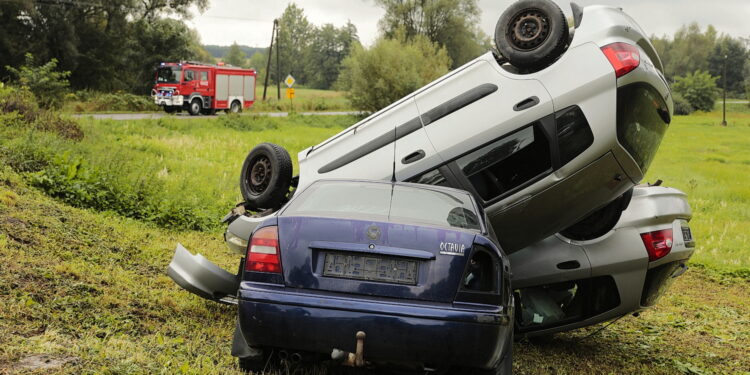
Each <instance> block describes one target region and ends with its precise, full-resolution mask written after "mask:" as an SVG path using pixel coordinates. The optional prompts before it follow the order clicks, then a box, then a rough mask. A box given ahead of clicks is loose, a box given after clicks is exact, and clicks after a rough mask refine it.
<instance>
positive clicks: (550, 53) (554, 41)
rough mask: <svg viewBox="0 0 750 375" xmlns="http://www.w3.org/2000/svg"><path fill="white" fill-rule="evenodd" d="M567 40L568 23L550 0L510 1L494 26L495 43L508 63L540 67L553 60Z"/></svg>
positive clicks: (525, 68)
mask: <svg viewBox="0 0 750 375" xmlns="http://www.w3.org/2000/svg"><path fill="white" fill-rule="evenodd" d="M567 43H568V22H567V20H566V19H565V14H564V13H563V12H562V10H561V9H560V7H558V6H557V4H555V3H553V2H552V1H550V0H521V1H517V2H515V3H513V4H511V5H510V6H509V7H508V8H507V9H506V10H505V12H503V14H502V15H501V16H500V19H499V20H498V21H497V26H496V27H495V45H496V46H497V49H498V51H500V54H502V55H503V56H504V57H505V58H507V59H508V61H509V62H510V64H511V65H513V66H515V67H516V68H519V69H523V70H532V71H535V70H539V69H542V68H544V67H546V66H548V65H549V64H551V63H552V62H554V61H555V60H556V59H557V58H558V57H560V55H562V53H563V52H564V51H565V47H566V45H567Z"/></svg>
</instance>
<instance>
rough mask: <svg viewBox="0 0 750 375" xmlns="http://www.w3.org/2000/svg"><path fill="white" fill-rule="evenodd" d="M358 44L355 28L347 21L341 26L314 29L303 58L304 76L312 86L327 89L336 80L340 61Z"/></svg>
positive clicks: (327, 25) (330, 25)
mask: <svg viewBox="0 0 750 375" xmlns="http://www.w3.org/2000/svg"><path fill="white" fill-rule="evenodd" d="M354 44H359V39H358V38H357V28H356V27H355V26H354V25H353V24H352V23H351V22H348V23H347V24H346V25H345V26H343V27H341V28H336V27H334V26H333V25H332V24H326V25H323V27H321V28H320V29H315V32H314V33H313V38H312V42H311V43H310V47H309V48H308V53H307V57H306V58H305V61H306V65H305V77H306V79H307V84H308V85H309V86H311V87H313V88H318V89H329V88H331V86H332V85H333V84H334V82H336V79H337V78H338V76H339V71H340V70H341V62H342V61H343V60H344V58H345V57H346V56H348V55H349V53H350V52H351V48H352V46H353V45H354Z"/></svg>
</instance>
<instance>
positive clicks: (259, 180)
mask: <svg viewBox="0 0 750 375" xmlns="http://www.w3.org/2000/svg"><path fill="white" fill-rule="evenodd" d="M291 183H292V159H291V158H290V157H289V153H288V152H287V151H286V150H285V149H284V148H283V147H281V146H279V145H275V144H273V143H261V144H259V145H257V146H255V147H254V148H253V149H252V150H251V151H250V153H249V154H248V155H247V157H246V158H245V162H244V164H242V173H241V175H240V191H241V192H242V197H243V198H245V203H246V204H247V207H248V208H250V209H251V210H258V209H262V208H271V209H277V208H280V207H281V205H282V204H284V201H285V200H286V197H287V195H288V194H289V187H290V185H291Z"/></svg>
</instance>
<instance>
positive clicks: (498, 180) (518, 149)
mask: <svg viewBox="0 0 750 375" xmlns="http://www.w3.org/2000/svg"><path fill="white" fill-rule="evenodd" d="M456 164H457V166H458V168H459V169H460V170H461V171H462V172H463V174H464V175H465V176H466V177H467V178H468V180H469V182H471V184H472V186H473V187H474V189H475V190H476V192H477V194H479V196H480V197H482V199H483V200H485V201H491V200H493V199H495V198H498V197H501V196H503V195H506V194H507V193H509V192H511V191H513V190H515V189H517V188H519V187H521V186H523V185H525V184H526V183H528V182H530V181H531V180H534V179H535V178H537V177H540V176H543V175H545V174H548V173H550V172H551V171H552V156H551V152H550V145H549V140H548V139H547V137H546V136H545V135H544V134H543V132H542V130H541V124H540V123H538V122H536V123H533V124H532V125H530V126H527V127H525V128H523V129H520V130H517V131H515V132H513V133H511V134H509V135H506V136H504V137H503V138H500V139H498V140H496V141H494V142H492V143H490V144H488V145H486V146H484V147H481V148H479V149H478V150H476V151H473V152H471V153H470V154H468V155H465V156H463V157H461V158H459V159H457V160H456Z"/></svg>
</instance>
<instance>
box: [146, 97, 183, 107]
mask: <svg viewBox="0 0 750 375" xmlns="http://www.w3.org/2000/svg"><path fill="white" fill-rule="evenodd" d="M153 98H154V104H156V105H159V106H167V107H177V106H179V107H182V103H183V102H184V98H183V97H182V95H175V96H161V95H155V96H154V97H153Z"/></svg>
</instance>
